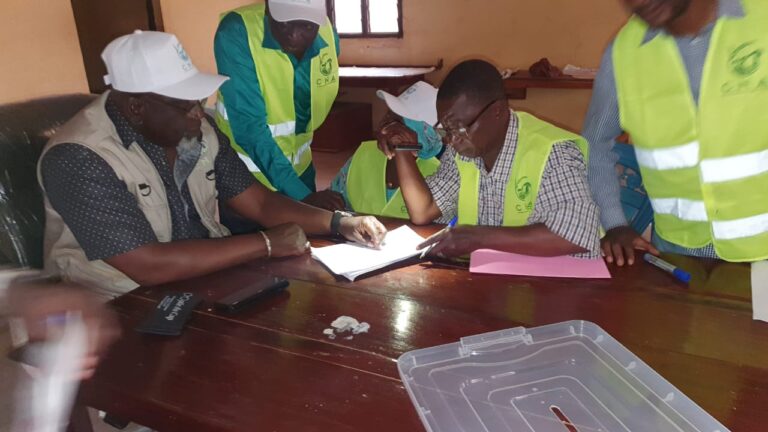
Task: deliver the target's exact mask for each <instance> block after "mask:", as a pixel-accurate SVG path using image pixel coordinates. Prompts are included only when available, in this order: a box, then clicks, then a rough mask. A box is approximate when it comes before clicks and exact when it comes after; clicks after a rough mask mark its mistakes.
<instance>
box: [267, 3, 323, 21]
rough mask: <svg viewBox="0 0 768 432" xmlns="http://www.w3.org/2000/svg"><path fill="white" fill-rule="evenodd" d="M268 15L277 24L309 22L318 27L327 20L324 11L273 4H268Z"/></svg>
mask: <svg viewBox="0 0 768 432" xmlns="http://www.w3.org/2000/svg"><path fill="white" fill-rule="evenodd" d="M269 14H270V15H272V18H274V19H275V21H279V22H288V21H310V22H313V23H315V24H317V25H319V26H321V25H324V24H325V22H326V20H327V19H328V18H327V13H326V11H325V10H319V9H314V8H310V7H306V6H297V5H292V4H285V3H274V2H273V3H270V4H269Z"/></svg>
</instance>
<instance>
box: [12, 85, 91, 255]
mask: <svg viewBox="0 0 768 432" xmlns="http://www.w3.org/2000/svg"><path fill="white" fill-rule="evenodd" d="M94 98H95V96H93V95H86V94H73V95H65V96H57V97H50V98H43V99H35V100H31V101H27V102H19V103H13V104H7V105H2V106H0V262H5V263H10V264H11V265H13V266H18V267H34V268H41V267H42V265H43V231H44V228H45V212H44V209H43V196H42V191H41V190H40V187H39V185H38V183H37V160H38V158H39V157H40V152H41V151H42V149H43V147H44V146H45V143H46V142H47V141H48V138H50V137H51V136H52V135H53V134H54V133H55V132H56V130H57V129H58V128H59V127H60V126H61V125H62V124H64V123H65V122H66V121H67V120H69V119H70V118H72V117H73V116H74V115H75V114H76V113H77V112H78V111H80V110H81V109H82V108H83V107H85V106H86V105H87V104H88V103H89V102H91V101H93V100H94Z"/></svg>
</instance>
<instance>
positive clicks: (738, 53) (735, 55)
mask: <svg viewBox="0 0 768 432" xmlns="http://www.w3.org/2000/svg"><path fill="white" fill-rule="evenodd" d="M753 44H754V42H747V43H744V44H741V45H739V47H738V48H736V49H735V50H733V52H732V53H731V56H730V57H729V58H728V63H729V65H730V66H731V71H733V73H735V74H736V75H739V76H742V77H748V76H750V75H752V74H753V73H755V72H757V70H758V69H760V60H761V57H762V56H763V50H762V49H760V48H757V47H755V46H754V45H753Z"/></svg>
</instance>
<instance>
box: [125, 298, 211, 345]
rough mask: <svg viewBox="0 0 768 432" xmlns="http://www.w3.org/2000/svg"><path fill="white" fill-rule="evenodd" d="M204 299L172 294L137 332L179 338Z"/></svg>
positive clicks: (158, 306) (137, 328)
mask: <svg viewBox="0 0 768 432" xmlns="http://www.w3.org/2000/svg"><path fill="white" fill-rule="evenodd" d="M201 301H202V298H201V297H200V296H197V295H195V294H192V293H170V294H168V295H166V296H165V298H164V299H162V300H161V301H160V303H159V304H158V305H157V307H156V308H155V310H154V311H153V312H152V315H150V316H149V318H147V320H146V321H144V322H143V323H142V324H141V325H139V326H138V327H136V331H138V332H141V333H148V334H154V335H161V336H178V335H180V334H181V331H182V330H183V329H184V326H185V325H186V324H187V321H189V318H190V316H191V315H192V311H193V310H194V309H195V308H196V307H197V305H199V304H200V302H201Z"/></svg>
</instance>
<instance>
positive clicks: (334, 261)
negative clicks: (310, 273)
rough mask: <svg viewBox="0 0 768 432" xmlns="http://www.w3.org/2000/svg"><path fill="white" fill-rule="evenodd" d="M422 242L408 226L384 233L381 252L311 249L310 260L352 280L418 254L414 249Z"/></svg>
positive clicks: (353, 246) (349, 248)
mask: <svg viewBox="0 0 768 432" xmlns="http://www.w3.org/2000/svg"><path fill="white" fill-rule="evenodd" d="M423 241H424V237H422V236H420V235H418V234H416V232H414V231H413V230H412V229H411V228H410V227H408V226H401V227H400V228H398V229H396V230H392V231H390V232H388V233H387V236H386V238H385V239H384V245H383V246H382V247H381V249H371V248H368V247H365V246H361V245H358V244H351V243H345V244H338V245H333V246H326V247H322V248H312V257H313V258H315V259H316V260H318V261H320V262H321V263H323V264H324V265H325V266H326V267H328V269H330V270H331V271H332V272H333V273H335V274H337V275H339V276H344V277H345V278H347V279H349V280H351V281H354V280H355V279H356V278H358V277H359V276H361V275H364V274H366V273H370V272H372V271H374V270H378V269H381V268H384V267H386V266H388V265H391V264H394V263H396V262H400V261H403V260H406V259H408V258H411V257H413V256H416V255H418V254H419V253H421V251H420V250H418V249H416V246H418V245H419V243H421V242H423Z"/></svg>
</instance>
